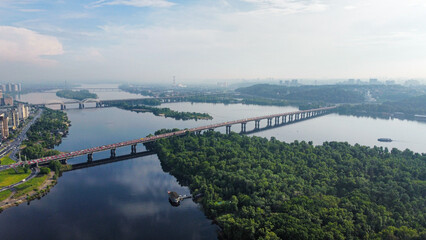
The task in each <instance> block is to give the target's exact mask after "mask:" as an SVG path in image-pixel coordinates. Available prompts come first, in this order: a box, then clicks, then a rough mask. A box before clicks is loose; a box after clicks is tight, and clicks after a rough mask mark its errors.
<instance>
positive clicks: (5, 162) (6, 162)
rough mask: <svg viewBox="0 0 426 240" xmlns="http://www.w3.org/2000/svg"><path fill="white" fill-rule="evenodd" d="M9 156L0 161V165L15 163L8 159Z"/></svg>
mask: <svg viewBox="0 0 426 240" xmlns="http://www.w3.org/2000/svg"><path fill="white" fill-rule="evenodd" d="M9 155H10V153H9V154H7V155H6V156H4V157H2V158H1V159H0V165H10V164H12V163H15V161H13V160H12V159H11V158H10V157H9Z"/></svg>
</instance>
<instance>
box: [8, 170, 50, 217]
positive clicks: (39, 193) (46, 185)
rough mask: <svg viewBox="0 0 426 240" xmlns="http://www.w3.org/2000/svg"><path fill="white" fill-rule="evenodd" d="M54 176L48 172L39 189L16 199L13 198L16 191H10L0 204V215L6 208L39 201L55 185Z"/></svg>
mask: <svg viewBox="0 0 426 240" xmlns="http://www.w3.org/2000/svg"><path fill="white" fill-rule="evenodd" d="M38 176H40V174H37V175H36V176H35V177H38ZM54 176H55V172H54V171H52V172H50V173H49V174H47V178H46V180H45V181H44V182H43V183H42V184H41V185H40V187H38V188H37V190H34V189H32V190H31V191H30V192H28V193H26V194H24V195H22V196H19V197H17V198H14V196H15V195H16V193H17V191H16V190H15V189H14V188H13V189H11V191H12V194H11V195H10V196H9V197H7V198H6V199H4V200H3V201H1V202H0V214H1V213H2V212H3V211H4V210H6V209H8V208H11V207H15V206H19V205H20V204H22V203H25V202H27V203H28V204H29V203H30V202H31V201H32V200H35V199H41V198H42V197H44V196H45V195H46V194H47V193H48V192H49V191H50V189H51V188H52V187H54V186H55V185H56V184H57V179H56V180H55V179H54Z"/></svg>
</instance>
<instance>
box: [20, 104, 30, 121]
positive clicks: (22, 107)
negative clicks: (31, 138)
mask: <svg viewBox="0 0 426 240" xmlns="http://www.w3.org/2000/svg"><path fill="white" fill-rule="evenodd" d="M18 113H19V119H22V120H25V119H27V118H28V106H27V105H24V104H19V105H18Z"/></svg>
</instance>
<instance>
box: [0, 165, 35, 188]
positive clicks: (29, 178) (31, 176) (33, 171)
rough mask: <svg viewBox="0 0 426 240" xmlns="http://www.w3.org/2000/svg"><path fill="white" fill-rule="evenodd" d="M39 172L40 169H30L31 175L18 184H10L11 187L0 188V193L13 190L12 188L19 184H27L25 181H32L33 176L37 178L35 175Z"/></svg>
mask: <svg viewBox="0 0 426 240" xmlns="http://www.w3.org/2000/svg"><path fill="white" fill-rule="evenodd" d="M39 172H40V169H39V168H31V174H30V175H29V176H28V177H27V178H25V179H23V180H21V181H20V182H17V183H14V184H12V185H9V186H7V187H3V188H0V192H3V191H6V190H9V189H12V188H14V187H16V186H18V185H21V184H23V183H25V182H27V181H29V180H31V179H33V178H34V177H35V176H37V174H38V173H39Z"/></svg>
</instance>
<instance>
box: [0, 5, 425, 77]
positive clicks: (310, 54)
mask: <svg viewBox="0 0 426 240" xmlns="http://www.w3.org/2000/svg"><path fill="white" fill-rule="evenodd" d="M425 10H426V4H425V2H424V1H421V0H409V1H397V0H377V1H368V0H361V1H348V0H339V1H336V0H335V1H330V0H324V1H321V0H303V1H302V0H301V1H297V0H239V1H237V0H228V1H227V0H221V1H210V0H208V1H182V0H169V1H166V0H100V1H80V0H79V1H44V0H36V1H29V0H0V79H2V80H3V81H12V82H13V81H14V82H41V81H46V82H58V81H60V82H63V81H64V80H67V81H69V82H79V83H81V82H91V83H93V82H99V81H103V82H105V81H109V82H112V81H115V82H139V83H146V82H156V83H170V82H171V81H172V77H173V76H176V78H177V79H178V80H179V82H184V83H185V82H190V83H194V82H196V83H215V82H216V81H219V80H226V81H232V80H241V79H258V78H260V79H267V78H274V79H291V78H299V79H315V80H319V81H321V80H327V79H348V78H364V79H368V78H379V79H383V80H387V79H392V80H406V79H420V80H422V79H424V78H425V77H426V68H424V66H425V64H426V29H425V26H426V18H424V13H425Z"/></svg>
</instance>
